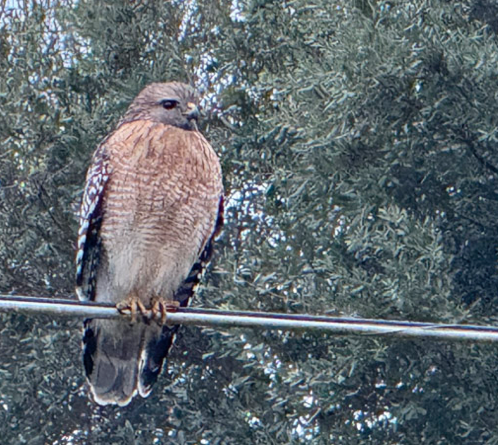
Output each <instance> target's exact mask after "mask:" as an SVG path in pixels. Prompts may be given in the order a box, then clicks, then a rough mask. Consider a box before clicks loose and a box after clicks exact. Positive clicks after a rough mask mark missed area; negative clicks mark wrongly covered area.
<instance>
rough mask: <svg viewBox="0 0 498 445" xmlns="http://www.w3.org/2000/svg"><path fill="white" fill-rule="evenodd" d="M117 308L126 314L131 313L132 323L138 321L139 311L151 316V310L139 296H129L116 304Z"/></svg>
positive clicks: (143, 314)
mask: <svg viewBox="0 0 498 445" xmlns="http://www.w3.org/2000/svg"><path fill="white" fill-rule="evenodd" d="M116 309H117V310H118V311H119V312H120V313H122V314H124V315H129V316H130V318H131V322H132V323H135V322H136V321H137V314H138V313H140V315H142V316H143V317H147V318H149V317H150V311H149V310H148V309H147V308H146V307H145V306H144V304H143V303H142V301H141V300H140V299H139V298H138V297H129V298H128V299H126V300H124V301H121V302H119V303H118V304H116Z"/></svg>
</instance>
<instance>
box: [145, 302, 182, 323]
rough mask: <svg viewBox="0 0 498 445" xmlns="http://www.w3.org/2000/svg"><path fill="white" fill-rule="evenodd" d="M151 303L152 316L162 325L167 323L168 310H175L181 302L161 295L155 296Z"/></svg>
mask: <svg viewBox="0 0 498 445" xmlns="http://www.w3.org/2000/svg"><path fill="white" fill-rule="evenodd" d="M151 303H152V308H151V310H150V311H151V318H152V320H154V321H156V323H157V324H158V325H160V326H162V325H164V324H165V323H166V317H167V315H168V312H175V311H176V310H177V309H178V308H179V307H180V302H178V301H174V300H165V299H164V298H160V297H156V298H153V299H152V301H151Z"/></svg>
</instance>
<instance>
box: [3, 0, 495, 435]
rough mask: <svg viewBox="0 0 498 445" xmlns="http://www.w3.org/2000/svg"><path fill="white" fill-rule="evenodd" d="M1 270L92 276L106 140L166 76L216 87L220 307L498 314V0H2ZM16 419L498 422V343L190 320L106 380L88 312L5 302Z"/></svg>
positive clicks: (398, 424) (43, 285)
mask: <svg viewBox="0 0 498 445" xmlns="http://www.w3.org/2000/svg"><path fill="white" fill-rule="evenodd" d="M0 8H1V9H0V26H1V31H0V73H1V75H0V214H1V217H0V290H1V291H2V292H3V293H8V292H12V293H14V294H29V295H37V296H38V295H39V296H46V295H53V296H59V297H60V296H68V295H71V294H72V292H73V264H72V262H73V246H74V240H75V237H76V220H75V210H76V208H77V206H78V203H79V200H80V198H81V193H82V186H83V181H84V174H85V170H86V166H87V165H88V162H89V158H90V156H91V154H92V152H93V150H94V149H95V147H96V145H97V144H98V142H99V141H100V140H101V139H102V138H103V137H104V136H105V135H106V134H107V133H108V132H109V131H111V130H112V128H113V125H115V123H116V122H117V120H118V118H119V116H120V115H121V114H122V113H123V112H124V110H125V109H126V107H127V105H128V104H129V102H130V101H131V99H132V98H133V97H134V95H135V94H136V93H137V92H138V91H139V90H140V89H141V88H142V87H143V86H144V85H146V84H147V83H149V82H152V81H166V80H181V81H184V82H191V83H193V84H195V85H196V86H197V87H198V89H200V90H201V91H202V93H203V95H204V109H205V114H206V116H205V119H204V123H203V128H202V131H203V132H204V134H206V135H207V137H208V139H209V140H210V141H211V143H212V144H213V146H214V147H215V148H216V149H217V151H218V152H219V153H220V156H221V159H222V164H223V169H224V177H225V186H226V191H227V209H226V225H225V230H224V234H223V236H222V238H221V239H220V241H219V242H218V244H217V250H216V255H215V260H214V264H213V265H212V267H211V269H210V271H209V273H208V274H207V277H206V279H205V281H204V285H203V287H202V289H201V291H200V293H199V295H198V297H197V298H196V301H195V302H194V304H195V305H198V306H203V307H215V308H220V307H223V308H227V309H251V310H262V311H280V312H295V313H313V314H326V313H339V314H345V315H360V316H363V317H371V318H386V319H409V320H419V321H434V322H447V323H452V322H458V323H459V322H468V323H476V324H493V323H496V319H497V309H496V307H497V304H496V303H497V296H496V289H497V284H498V277H497V274H496V261H497V258H496V246H497V244H498V227H497V222H496V221H498V217H496V215H497V214H498V187H497V185H496V182H497V178H498V161H496V159H497V158H498V157H497V154H498V153H497V149H496V146H497V141H498V136H497V131H498V130H497V129H498V121H497V120H498V118H497V116H498V103H497V101H496V97H497V95H498V87H497V83H496V79H497V71H496V66H498V37H497V34H496V33H497V30H498V27H497V23H496V11H497V9H498V3H496V2H495V1H494V0H466V1H455V2H448V1H434V0H424V1H421V0H410V1H390V2H385V1H380V0H379V1H378V0H370V1H367V0H356V1H354V2H350V1H343V0H336V1H329V0H306V1H304V0H302V1H301V0H296V1H293V2H282V1H261V0H238V1H236V0H231V1H226V0H215V1H208V0H206V1H204V0H189V1H178V0H177V1H172V2H155V1H152V0H151V1H142V2H112V1H104V0H96V1H88V0H80V1H77V2H76V1H75V2H71V1H64V2H59V1H57V0H45V1H42V2H38V1H37V2H29V1H21V0H19V1H18V2H11V1H7V0H4V1H2V2H0ZM1 319H2V330H1V343H0V354H1V357H2V363H1V364H0V375H1V379H0V419H3V422H2V423H1V427H0V428H1V432H2V437H3V439H2V440H5V443H26V444H38V443H40V444H42V443H53V444H57V445H62V444H83V443H92V444H99V443H102V444H108V443H129V444H151V443H154V444H170V443H175V444H176V443H184V444H233V443H237V444H254V443H260V444H269V443H274V444H276V443H338V444H342V443H344V444H354V443H392V444H394V443H422V442H427V443H441V444H442V443H451V444H458V443H489V444H492V443H496V442H497V441H498V435H497V433H496V427H495V425H496V424H497V423H498V418H497V414H496V413H497V412H498V410H497V409H496V408H497V406H496V405H495V404H496V403H497V398H496V396H495V394H496V393H497V392H498V381H497V378H496V358H497V351H496V346H493V345H483V344H472V343H448V342H436V341H427V340H400V339H391V338H373V337H368V338H364V337H352V338H351V337H348V338H345V337H334V336H331V335H324V334H310V333H306V332H302V333H289V332H280V331H264V330H256V329H255V330H247V329H230V330H226V331H219V330H218V331H216V330H211V329H200V328H194V327H188V328H187V327H184V328H183V329H182V331H181V332H182V336H181V339H180V341H178V342H177V345H176V347H175V348H174V350H173V351H172V353H171V355H170V359H169V367H168V371H167V372H165V373H164V374H163V376H162V378H161V379H160V381H159V382H158V384H157V386H156V387H155V388H154V391H153V394H152V395H151V397H150V398H148V399H147V400H136V401H134V402H133V403H132V404H131V405H130V406H129V407H127V408H124V409H123V408H121V409H118V408H114V407H106V408H99V407H96V406H94V405H93V404H92V403H91V402H89V401H88V399H87V394H86V389H85V384H84V377H83V371H82V366H81V363H80V345H79V343H80V341H79V339H80V333H79V331H78V326H79V324H78V322H76V321H74V320H65V319H49V318H48V317H31V318H28V317H24V316H12V315H2V316H1Z"/></svg>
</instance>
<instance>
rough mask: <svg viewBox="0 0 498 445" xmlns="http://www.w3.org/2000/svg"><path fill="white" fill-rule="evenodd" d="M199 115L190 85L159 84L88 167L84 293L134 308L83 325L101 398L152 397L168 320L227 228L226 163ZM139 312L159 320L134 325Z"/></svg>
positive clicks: (170, 331) (92, 380) (80, 287)
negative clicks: (224, 223)
mask: <svg viewBox="0 0 498 445" xmlns="http://www.w3.org/2000/svg"><path fill="white" fill-rule="evenodd" d="M198 117H199V110H198V107H197V96H196V93H195V91H194V90H193V89H192V88H191V87H190V86H188V85H185V84H183V83H178V82H172V83H153V84H151V85H149V86H147V87H146V88H145V89H143V90H142V91H141V92H140V93H139V94H138V96H137V97H136V98H135V99H134V100H133V102H132V103H131V105H130V107H129V108H128V111H127V112H126V114H125V115H124V117H123V118H122V119H121V121H120V122H119V123H118V125H117V128H116V129H115V130H114V131H113V132H112V133H111V134H110V135H109V136H107V137H106V138H105V139H104V140H103V142H102V143H101V144H100V145H99V147H98V148H97V150H96V151H95V153H94V155H93V158H92V161H91V165H90V168H89V169H88V173H87V177H86V187H85V190H84V195H83V201H82V204H81V210H80V228H79V232H78V243H77V254H76V293H77V295H78V297H79V298H80V300H91V301H96V302H106V303H113V304H116V305H117V306H118V308H119V309H120V310H122V311H123V312H125V311H129V312H130V313H131V314H132V317H131V319H122V320H105V319H94V320H86V321H85V334H84V338H83V343H84V352H83V361H84V365H85V371H86V376H87V379H88V382H89V384H90V389H91V394H92V396H93V399H94V400H95V401H96V402H97V403H98V404H101V405H107V404H118V405H121V406H124V405H127V404H128V403H129V402H130V401H131V399H132V398H133V397H134V396H135V395H136V394H137V393H138V394H140V395H141V396H142V397H146V396H148V395H149V393H150V391H151V388H152V385H153V384H154V382H155V381H156V380H157V377H158V375H159V373H160V372H161V368H162V365H163V361H164V358H165V357H166V355H167V353H168V351H169V349H170V347H171V345H172V342H173V339H174V335H175V332H176V330H177V327H168V326H166V325H164V319H165V315H166V312H167V310H170V309H174V308H175V307H177V306H186V305H187V303H188V300H189V298H190V297H191V296H192V295H193V292H194V288H195V286H196V285H197V284H198V282H199V279H200V274H201V272H202V270H203V267H204V266H205V264H206V262H207V261H208V260H209V258H210V255H211V251H212V241H213V238H214V236H215V235H216V234H217V233H218V231H219V229H220V227H221V224H222V214H223V186H222V177H221V167H220V163H219V160H218V156H217V155H216V153H215V152H214V150H213V148H212V147H211V145H210V144H209V142H208V141H207V140H206V139H205V138H204V137H203V135H202V134H201V133H200V132H199V131H198V129H197V119H198ZM137 315H139V316H144V317H149V318H150V319H151V320H150V321H149V322H148V323H141V322H134V320H133V318H136V317H137ZM158 320H159V321H158Z"/></svg>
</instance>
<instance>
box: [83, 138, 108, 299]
mask: <svg viewBox="0 0 498 445" xmlns="http://www.w3.org/2000/svg"><path fill="white" fill-rule="evenodd" d="M91 165H92V167H91V168H90V169H89V170H88V173H87V176H86V186H85V191H84V194H83V200H82V202H81V209H80V227H79V230H78V245H77V248H76V294H77V296H78V298H79V299H80V300H82V301H86V300H94V297H95V274H96V272H97V268H98V264H99V260H100V253H101V252H100V251H101V243H102V241H101V239H100V236H99V231H100V225H101V223H102V202H103V196H104V191H105V186H106V183H107V181H108V179H109V173H110V172H109V164H108V160H107V156H106V153H105V146H104V145H101V146H100V147H99V149H98V150H97V151H96V152H95V154H94V156H93V160H92V164H91Z"/></svg>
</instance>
